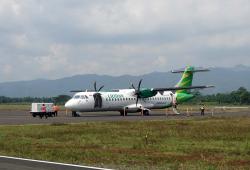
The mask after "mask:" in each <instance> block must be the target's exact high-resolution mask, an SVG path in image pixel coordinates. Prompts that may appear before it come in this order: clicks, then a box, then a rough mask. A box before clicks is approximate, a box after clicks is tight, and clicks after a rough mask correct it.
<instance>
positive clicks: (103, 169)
mask: <svg viewBox="0 0 250 170" xmlns="http://www.w3.org/2000/svg"><path fill="white" fill-rule="evenodd" d="M0 158H7V159H14V160H21V161H30V162H38V163H45V164H53V165H62V166H70V167H77V168H89V169H96V170H111V169H106V168H98V167H91V166H82V165H74V164H66V163H59V162H49V161H42V160H35V159H25V158H18V157H11V156H1V155H0Z"/></svg>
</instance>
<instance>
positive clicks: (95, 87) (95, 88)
mask: <svg viewBox="0 0 250 170" xmlns="http://www.w3.org/2000/svg"><path fill="white" fill-rule="evenodd" d="M103 87H104V86H101V87H100V88H99V89H98V90H97V86H96V81H95V82H94V90H95V92H99V91H101V90H102V89H103Z"/></svg>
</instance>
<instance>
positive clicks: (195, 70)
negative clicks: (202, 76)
mask: <svg viewBox="0 0 250 170" xmlns="http://www.w3.org/2000/svg"><path fill="white" fill-rule="evenodd" d="M185 71H190V72H193V73H195V72H206V71H210V70H209V69H203V68H197V69H196V68H194V69H192V70H172V71H171V72H172V73H184V72H185Z"/></svg>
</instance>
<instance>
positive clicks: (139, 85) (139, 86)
mask: <svg viewBox="0 0 250 170" xmlns="http://www.w3.org/2000/svg"><path fill="white" fill-rule="evenodd" d="M141 82H142V79H141V80H140V81H139V84H138V91H140V88H141Z"/></svg>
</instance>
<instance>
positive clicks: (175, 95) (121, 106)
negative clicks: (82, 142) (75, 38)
mask: <svg viewBox="0 0 250 170" xmlns="http://www.w3.org/2000/svg"><path fill="white" fill-rule="evenodd" d="M203 71H209V70H207V69H195V68H194V67H190V66H189V67H186V68H185V70H179V71H172V72H173V73H183V75H182V78H181V80H180V81H179V82H178V83H177V85H176V86H175V87H169V88H141V82H142V80H140V82H139V84H138V87H137V89H136V88H135V87H134V85H133V84H132V87H133V88H132V89H118V90H111V91H101V89H102V88H103V87H104V86H101V87H100V88H99V89H98V90H97V88H96V82H95V83H94V89H95V90H94V91H88V90H86V91H79V90H75V91H71V92H77V93H76V94H75V95H74V96H73V97H72V99H70V100H69V101H67V102H66V104H65V108H66V109H67V110H71V111H72V116H77V115H78V114H77V112H99V111H119V112H120V114H121V115H122V116H126V115H127V113H135V112H142V113H143V115H149V112H150V111H151V110H152V109H164V108H168V107H173V109H174V111H175V113H178V112H177V111H176V110H175V109H176V106H177V104H179V103H182V102H185V101H187V100H190V99H192V98H193V97H194V95H193V94H191V93H190V92H189V90H190V89H203V88H210V87H214V86H192V80H193V73H194V72H203Z"/></svg>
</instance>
